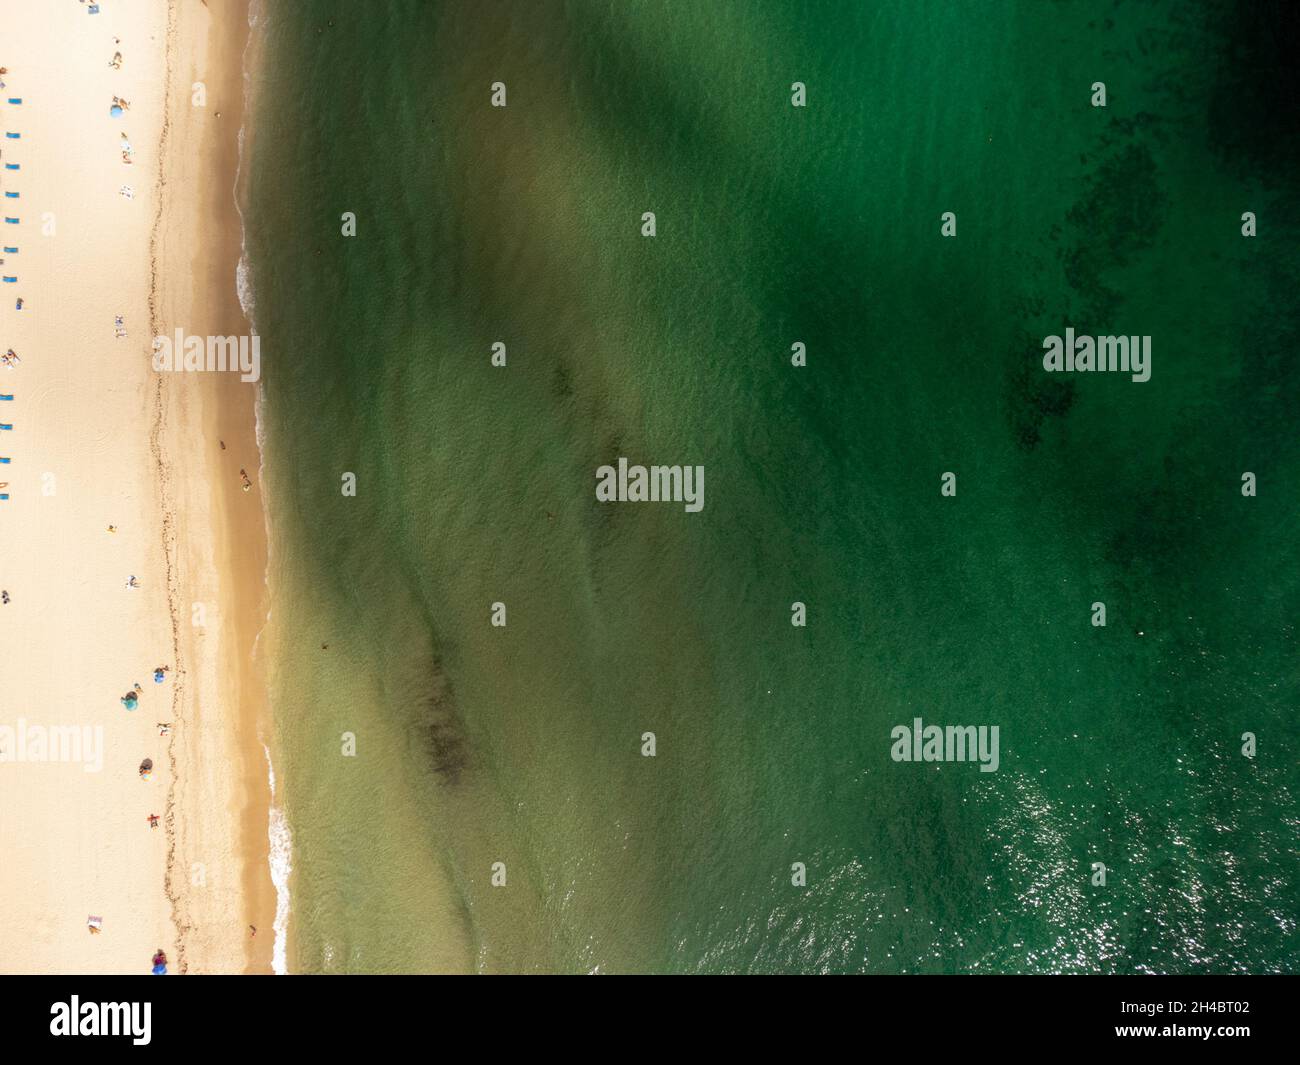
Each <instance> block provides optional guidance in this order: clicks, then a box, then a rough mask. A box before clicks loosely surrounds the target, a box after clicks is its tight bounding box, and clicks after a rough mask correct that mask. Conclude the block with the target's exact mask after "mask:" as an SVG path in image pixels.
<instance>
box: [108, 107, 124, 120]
mask: <svg viewBox="0 0 1300 1065" xmlns="http://www.w3.org/2000/svg"><path fill="white" fill-rule="evenodd" d="M108 113H109V114H110V115H112V116H113V117H114V118H121V117H122V109H121V108H120V107H118V106H117V104H114V105H113V106H112V107H110V108H109V109H108Z"/></svg>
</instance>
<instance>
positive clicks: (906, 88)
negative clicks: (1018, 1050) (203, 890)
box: [246, 0, 1300, 972]
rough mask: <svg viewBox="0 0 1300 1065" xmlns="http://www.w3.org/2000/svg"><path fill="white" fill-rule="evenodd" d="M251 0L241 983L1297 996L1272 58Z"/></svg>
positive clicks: (788, 13)
mask: <svg viewBox="0 0 1300 1065" xmlns="http://www.w3.org/2000/svg"><path fill="white" fill-rule="evenodd" d="M265 6H266V10H265V12H264V14H263V17H262V19H261V21H260V22H259V25H258V27H257V33H258V34H260V35H262V39H261V46H262V47H263V48H264V50H265V51H264V54H265V57H266V62H265V67H264V69H263V70H262V72H261V74H260V75H259V78H258V80H257V82H256V85H255V94H254V115H253V121H254V124H255V125H254V135H253V137H252V140H251V153H250V158H249V160H248V165H249V166H250V171H249V173H250V182H249V198H248V204H247V211H246V218H247V222H248V251H249V258H250V264H251V267H250V273H249V276H250V279H251V283H252V287H253V291H254V292H255V295H256V306H257V311H256V315H257V327H258V330H259V332H260V333H261V334H262V338H263V339H262V352H263V368H264V389H265V392H264V408H263V419H264V420H263V429H264V433H265V463H266V465H265V480H266V485H267V489H268V493H269V502H270V507H271V535H272V569H271V573H270V580H271V586H272V593H273V600H272V602H273V608H272V609H273V619H272V631H271V633H270V634H269V643H268V648H269V650H268V652H267V653H268V655H269V660H270V661H271V662H272V663H273V689H274V690H273V693H272V694H273V704H274V715H275V744H274V746H273V750H274V759H275V766H276V771H277V777H278V792H277V795H278V798H280V799H282V800H283V803H284V809H285V813H286V816H287V818H288V822H289V825H290V827H291V828H292V832H293V875H292V880H291V884H290V888H291V893H292V894H291V897H292V918H291V929H292V938H291V942H290V948H291V949H290V958H289V967H290V968H291V969H292V970H294V971H305V972H410V971H443V970H449V971H458V970H461V971H463V970H473V971H489V972H497V971H559V972H593V971H594V972H643V971H669V972H696V971H699V972H859V971H867V972H1025V971H1029V972H1036V971H1099V972H1137V971H1171V972H1198V971H1239V970H1244V971H1279V970H1292V971H1293V970H1295V968H1296V967H1297V959H1298V958H1300V950H1298V949H1297V946H1296V938H1295V920H1296V914H1297V910H1298V909H1300V906H1298V903H1300V885H1298V883H1297V881H1298V872H1300V871H1298V868H1297V854H1298V850H1300V848H1298V846H1297V845H1298V843H1300V805H1298V804H1297V789H1298V788H1300V780H1298V779H1297V771H1296V766H1297V739H1298V738H1300V729H1298V728H1297V725H1296V716H1295V708H1296V705H1297V698H1298V697H1300V674H1298V672H1297V665H1296V662H1297V658H1296V650H1297V647H1296V619H1297V616H1298V614H1300V548H1298V546H1297V539H1296V537H1295V536H1294V528H1295V519H1296V501H1297V498H1300V496H1298V495H1297V491H1296V485H1297V477H1298V476H1300V446H1298V443H1297V434H1296V432H1295V425H1296V417H1297V413H1300V409H1298V408H1300V403H1298V398H1297V389H1296V381H1297V377H1296V374H1295V371H1294V369H1293V368H1292V365H1291V364H1292V362H1293V360H1294V353H1295V350H1296V345H1297V342H1298V341H1300V311H1298V309H1297V301H1296V297H1295V293H1296V292H1297V291H1300V256H1298V255H1297V252H1296V248H1297V242H1296V237H1297V235H1298V233H1297V223H1296V207H1297V197H1296V188H1297V185H1296V181H1295V176H1296V162H1297V159H1296V145H1297V144H1298V143H1300V139H1297V137H1296V136H1295V133H1296V130H1295V128H1294V126H1295V123H1296V117H1295V114H1294V111H1293V110H1292V109H1288V108H1287V107H1285V106H1283V105H1284V103H1285V101H1286V100H1287V99H1294V98H1295V94H1296V84H1295V73H1294V66H1293V65H1291V64H1289V62H1283V57H1284V56H1285V54H1286V48H1287V47H1288V45H1287V44H1286V42H1287V40H1288V39H1290V40H1294V37H1290V38H1289V37H1288V35H1287V32H1283V31H1284V30H1285V29H1286V26H1285V21H1286V20H1287V19H1288V18H1293V17H1294V16H1291V15H1289V14H1288V12H1287V10H1286V9H1284V8H1278V9H1273V8H1272V7H1271V5H1250V6H1246V5H1241V6H1238V5H1235V4H1228V3H1216V4H1207V5H1202V6H1199V7H1197V6H1194V5H1184V4H1175V3H1155V4H1145V5H1128V4H1114V5H1104V6H1101V7H1098V6H1097V5H1091V6H1090V7H1084V6H1077V5H1072V4H1055V3H989V4H978V5H976V4H937V3H925V2H918V0H886V2H880V3H873V4H861V3H842V4H841V3H812V2H803V3H796V2H791V3H774V2H772V3H767V2H743V3H742V2H729V0H711V2H708V3H704V2H699V3H648V2H634V0H626V2H617V3H610V2H594V0H592V2H583V0H565V2H530V3H513V4H512V3H495V2H475V3H473V4H469V3H438V2H423V0H418V2H417V0H385V2H383V3H374V4H369V3H368V4H356V3H344V2H341V0H299V2H296V3H293V4H267V5H265ZM1276 20H1282V21H1281V23H1279V22H1278V21H1276ZM1274 60H1276V61H1274ZM1288 68H1289V69H1288ZM498 81H500V82H504V83H505V85H506V90H507V106H506V107H505V108H493V107H491V106H490V98H491V86H492V84H493V83H494V82H498ZM796 81H799V82H803V83H804V84H805V85H806V87H807V106H806V107H804V108H795V107H792V106H791V85H792V83H793V82H796ZM1097 81H1103V82H1105V84H1106V90H1107V96H1108V100H1107V106H1106V107H1105V108H1097V107H1092V106H1090V97H1091V95H1092V85H1093V83H1094V82H1097ZM646 211H653V212H654V213H655V216H656V227H657V231H656V235H655V236H654V237H653V238H646V237H643V236H642V235H641V226H642V214H643V212H646ZM945 211H951V212H953V213H955V215H956V219H957V223H956V224H957V235H956V237H955V238H944V237H942V236H941V235H940V220H941V215H942V213H943V212H945ZM1243 211H1253V212H1255V213H1256V215H1257V218H1258V226H1259V234H1258V236H1256V237H1254V238H1249V239H1247V238H1244V237H1243V236H1242V235H1241V224H1242V223H1241V214H1242V212H1243ZM345 212H352V213H354V214H355V219H356V235H355V236H351V237H345V236H343V235H342V234H341V227H342V226H343V221H342V215H343V214H344V213H345ZM1067 326H1073V327H1074V328H1075V329H1076V330H1077V331H1078V332H1079V333H1090V334H1108V333H1121V334H1140V335H1150V336H1151V337H1152V338H1153V339H1152V375H1151V380H1150V381H1148V382H1146V383H1134V382H1132V381H1130V380H1129V379H1128V378H1127V377H1126V376H1122V375H1119V374H1092V375H1079V374H1075V375H1065V374H1059V375H1049V374H1047V373H1045V372H1044V371H1043V369H1042V363H1041V359H1042V340H1043V338H1044V337H1046V336H1048V335H1051V334H1060V333H1063V332H1064V330H1065V328H1066V327H1067ZM497 342H500V343H504V344H505V345H506V350H507V365H506V367H504V368H498V367H494V366H492V365H491V362H490V356H491V353H492V346H493V344H495V343H497ZM796 342H798V343H802V344H804V345H806V349H807V366H806V367H802V368H797V367H794V366H792V365H791V358H790V352H791V345H792V344H794V343H796ZM619 456H627V457H628V458H629V460H630V461H631V462H642V463H665V464H701V465H703V466H704V467H705V470H706V476H705V506H704V509H703V510H702V511H700V512H699V513H688V512H686V511H685V510H684V508H683V507H682V506H680V505H672V504H650V503H643V504H632V503H623V504H604V505H602V504H600V503H598V502H597V501H596V499H595V492H594V488H595V471H596V469H597V467H599V466H600V465H602V464H605V463H612V462H615V461H616V460H617V459H618V457H619ZM1245 471H1250V472H1253V473H1254V474H1255V475H1256V477H1257V479H1258V494H1257V495H1256V496H1255V497H1253V498H1248V497H1244V496H1243V495H1242V493H1241V483H1242V482H1241V477H1242V474H1243V472H1245ZM945 472H952V473H955V474H956V477H957V494H956V496H954V497H944V496H941V494H940V478H941V475H942V474H944V473H945ZM348 474H351V475H353V476H354V477H355V482H356V491H355V495H354V496H353V495H345V494H344V492H343V491H342V487H343V484H344V479H345V476H346V475H348ZM498 602H500V603H504V604H505V605H506V610H507V624H506V625H505V627H504V628H498V627H494V626H492V625H491V624H490V614H491V610H492V605H493V604H494V603H498ZM796 602H799V603H803V604H805V605H806V609H807V625H806V626H804V627H796V626H794V625H792V624H791V616H792V604H793V603H796ZM1094 602H1104V603H1105V604H1106V607H1107V613H1108V617H1107V625H1106V626H1105V627H1104V628H1098V627H1094V626H1093V625H1092V624H1091V616H1092V610H1091V608H1092V604H1093V603H1094ZM916 717H920V718H922V719H923V720H924V721H925V722H926V723H936V724H943V725H965V724H972V725H988V726H992V725H997V726H998V727H999V731H1000V765H999V768H998V770H997V771H996V772H991V773H981V772H979V771H978V768H977V767H976V766H974V765H971V764H916V763H898V762H894V761H893V760H892V759H891V758H890V748H891V730H892V729H893V728H894V727H895V726H897V725H900V724H910V723H911V722H912V720H913V719H914V718H916ZM648 732H651V733H654V736H655V743H656V753H655V756H654V757H644V756H643V755H642V742H643V740H642V737H643V734H645V733H648ZM1245 732H1251V733H1254V734H1255V735H1256V737H1257V743H1258V750H1257V752H1256V754H1255V756H1254V757H1253V758H1246V757H1244V756H1243V755H1242V753H1241V748H1242V735H1243V733H1245ZM352 743H354V744H355V755H354V756H350V757H349V756H345V755H344V754H343V750H344V747H345V745H348V744H352ZM1096 862H1102V863H1104V864H1105V866H1106V883H1105V885H1104V886H1102V885H1098V884H1094V883H1093V868H1094V867H1093V863H1096ZM494 863H503V864H504V868H505V878H506V882H505V884H504V885H503V886H494V885H493V883H492V876H493V866H494ZM794 863H803V865H804V866H805V868H806V876H807V883H806V886H795V885H794V884H792V876H793V874H792V866H793V865H794Z"/></svg>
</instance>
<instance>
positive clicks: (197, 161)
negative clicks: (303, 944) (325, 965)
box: [0, 0, 275, 973]
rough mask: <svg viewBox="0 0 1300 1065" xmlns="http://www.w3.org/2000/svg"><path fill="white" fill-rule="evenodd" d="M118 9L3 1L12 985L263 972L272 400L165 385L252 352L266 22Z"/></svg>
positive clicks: (211, 380)
mask: <svg viewBox="0 0 1300 1065" xmlns="http://www.w3.org/2000/svg"><path fill="white" fill-rule="evenodd" d="M97 6H98V10H97V11H96V12H94V13H91V11H90V7H91V5H89V4H86V3H79V2H78V0H51V2H49V3H42V4H39V5H34V4H31V3H28V2H25V0H0V25H3V26H4V27H5V35H4V39H3V43H2V45H0V48H2V54H0V67H4V68H5V69H6V73H4V74H3V75H0V80H3V81H4V83H5V86H4V89H3V90H0V126H3V129H4V131H5V132H6V133H10V132H12V133H16V134H19V136H17V137H6V138H5V139H4V140H3V141H0V147H2V148H3V156H2V157H0V161H3V163H4V164H5V168H4V169H2V170H0V180H2V182H3V189H4V190H5V192H6V194H7V193H9V192H16V193H18V196H17V197H10V196H8V195H6V197H5V199H4V200H3V203H4V214H5V217H6V220H7V219H9V218H14V219H17V221H16V222H13V223H9V222H8V221H6V224H4V225H3V227H2V228H3V238H4V240H3V243H4V246H5V248H6V251H5V253H4V254H3V256H2V257H3V259H4V264H3V271H4V275H5V276H6V278H8V277H11V276H12V277H14V278H16V280H15V281H13V282H7V283H5V284H4V285H3V290H2V291H0V350H3V351H5V352H7V351H9V350H10V349H12V351H13V352H14V354H15V356H16V358H15V359H13V360H10V364H9V365H6V366H4V367H0V394H3V395H11V396H12V397H13V398H12V400H6V401H3V402H0V424H5V425H11V426H12V428H11V429H6V430H2V431H0V458H6V459H8V460H9V461H8V462H7V463H4V464H0V482H5V483H6V484H7V487H5V488H3V489H0V493H4V494H7V495H8V498H7V499H4V500H0V588H3V590H4V591H5V593H6V594H7V599H8V601H7V602H6V603H4V604H3V605H2V606H0V645H2V646H3V648H4V653H3V662H4V683H3V685H0V839H3V842H4V853H5V858H6V861H5V862H4V867H3V870H0V908H2V909H3V911H4V913H5V920H4V921H3V922H0V970H3V971H5V972H17V973H29V972H44V973H66V972H83V973H133V972H138V973H148V972H149V971H150V966H151V959H152V956H153V954H154V952H155V951H156V950H157V949H159V948H161V949H162V950H163V951H165V952H166V954H167V958H168V971H169V972H171V973H185V972H191V973H196V972H222V973H233V972H269V971H271V959H272V950H273V939H274V933H273V929H272V920H273V917H274V913H275V894H274V888H273V886H272V883H271V879H270V875H269V869H268V862H267V854H268V834H267V825H268V804H269V800H270V793H269V788H268V784H267V777H268V773H267V768H268V767H267V760H266V755H265V753H264V744H265V743H266V742H268V741H267V735H266V732H267V730H266V726H265V698H264V695H263V687H264V686H263V684H262V680H261V678H260V676H259V674H258V671H257V666H256V663H255V661H254V659H253V651H254V647H255V641H256V638H257V634H258V632H259V631H260V629H261V627H262V625H263V624H264V620H265V617H266V602H265V585H264V576H265V563H266V544H265V522H264V517H263V512H262V501H261V493H260V488H259V484H258V481H259V477H258V474H259V467H260V457H259V454H258V450H257V443H256V439H255V430H254V424H255V422H254V411H255V401H256V388H257V385H256V384H255V383H251V382H244V381H241V380H240V378H239V376H238V375H237V374H232V373H228V372H207V373H160V372H158V371H157V370H155V368H154V366H153V362H152V355H153V346H152V345H153V338H154V337H155V336H160V335H167V336H170V335H172V334H174V333H175V331H176V330H178V329H179V330H182V331H183V332H184V334H185V335H187V336H199V337H204V336H211V335H221V336H241V335H242V336H246V335H248V333H249V331H250V327H249V325H248V323H247V321H246V320H245V318H244V316H243V313H242V310H241V307H240V304H239V302H238V299H237V293H236V287H235V274H236V265H237V263H238V260H239V256H240V226H239V215H238V212H237V210H236V206H235V199H234V191H233V190H234V187H235V181H236V172H237V168H238V161H239V152H238V133H239V128H240V123H241V121H242V102H243V91H244V86H243V76H242V56H243V50H244V46H245V43H246V39H247V35H248V24H247V5H246V4H244V3H240V2H224V3H222V4H220V5H213V8H217V10H215V11H214V10H212V9H210V8H209V7H208V6H207V5H206V4H204V3H202V0H173V2H171V3H164V2H156V3H129V4H128V3H123V2H121V0H101V3H100V4H99V5H97ZM13 100H21V103H13V102H11V101H13ZM115 108H120V111H119V112H118V113H114V111H115ZM10 164H12V166H11V165H10ZM10 249H17V250H16V251H11V250H10ZM19 299H21V300H22V306H21V309H19V308H18V300H19ZM241 471H243V473H241ZM245 478H247V480H245ZM245 484H247V485H248V487H247V488H246V487H245ZM159 667H162V668H163V670H164V671H163V672H162V673H161V674H157V673H156V672H155V670H157V669H158V668H159ZM158 676H160V677H161V680H160V681H156V679H155V678H156V677H158ZM137 685H138V686H139V691H138V692H136V694H135V697H134V699H130V698H128V696H129V694H130V693H131V692H133V691H135V687H136V686H137ZM124 700H126V701H125V702H124ZM128 703H129V704H133V705H134V706H135V708H134V709H130V708H129V706H128ZM162 724H165V725H167V726H169V727H167V728H166V729H165V730H164V729H163V728H161V727H160V725H162ZM146 759H147V760H149V761H150V762H151V763H152V769H151V771H150V772H149V774H148V776H147V778H146V777H144V776H142V774H141V766H142V765H143V764H144V762H145V760H146ZM155 815H156V817H157V819H158V823H157V827H151V823H150V818H151V816H155ZM91 918H96V919H99V923H100V924H101V928H100V930H99V931H97V932H92V931H90V930H89V929H88V921H89V920H90V919H91ZM253 928H256V930H257V932H256V934H254V933H253V931H252V929H253Z"/></svg>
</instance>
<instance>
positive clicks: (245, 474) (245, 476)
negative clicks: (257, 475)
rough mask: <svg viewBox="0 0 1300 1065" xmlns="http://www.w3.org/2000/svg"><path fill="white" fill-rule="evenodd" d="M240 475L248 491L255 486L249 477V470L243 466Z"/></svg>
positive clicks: (245, 489)
mask: <svg viewBox="0 0 1300 1065" xmlns="http://www.w3.org/2000/svg"><path fill="white" fill-rule="evenodd" d="M239 476H240V478H241V479H242V480H243V482H244V491H245V492H247V491H248V490H249V489H250V488H252V487H253V482H252V481H250V480H249V479H248V471H247V470H245V469H242V468H241V469H240V471H239Z"/></svg>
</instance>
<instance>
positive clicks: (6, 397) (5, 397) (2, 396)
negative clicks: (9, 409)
mask: <svg viewBox="0 0 1300 1065" xmlns="http://www.w3.org/2000/svg"><path fill="white" fill-rule="evenodd" d="M13 398H14V397H13V396H5V395H0V399H13Z"/></svg>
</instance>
